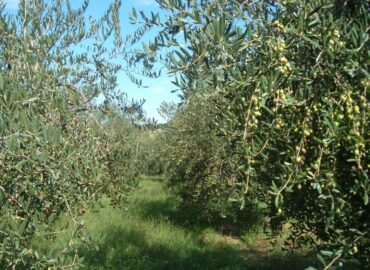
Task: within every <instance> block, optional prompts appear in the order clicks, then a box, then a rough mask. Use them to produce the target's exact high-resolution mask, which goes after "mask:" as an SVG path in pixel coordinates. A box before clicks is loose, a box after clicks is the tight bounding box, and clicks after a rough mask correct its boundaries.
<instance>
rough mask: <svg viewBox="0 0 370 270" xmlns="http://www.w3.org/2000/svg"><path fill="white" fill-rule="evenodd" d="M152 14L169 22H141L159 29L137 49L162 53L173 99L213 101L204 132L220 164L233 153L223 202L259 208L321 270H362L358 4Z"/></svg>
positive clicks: (365, 106)
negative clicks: (314, 251)
mask: <svg viewBox="0 0 370 270" xmlns="http://www.w3.org/2000/svg"><path fill="white" fill-rule="evenodd" d="M157 2H158V3H159V5H160V6H161V8H162V9H163V10H165V12H167V13H168V14H169V15H168V16H167V17H166V18H161V17H160V15H158V16H152V17H145V14H144V15H143V14H142V17H143V19H142V20H141V21H143V22H144V23H145V24H146V25H148V26H151V27H159V28H160V29H161V31H160V34H159V35H158V36H157V37H156V38H155V39H154V40H153V42H152V44H151V46H149V47H148V48H149V49H150V50H151V51H152V52H159V51H160V50H161V49H162V48H167V47H170V48H172V49H173V50H172V51H170V52H169V53H168V54H167V57H165V58H164V59H165V60H166V64H167V67H168V69H169V70H170V71H171V72H174V73H177V74H178V79H177V80H176V81H175V84H176V85H177V86H178V87H179V88H180V90H181V91H182V96H183V97H184V99H185V100H189V97H190V99H191V97H192V96H197V97H198V98H199V99H200V100H203V102H204V101H210V102H214V101H216V104H215V105H214V107H216V108H218V113H216V114H214V115H215V116H214V118H213V119H212V121H211V122H212V130H215V131H216V132H217V133H218V134H219V135H220V136H222V137H223V138H224V141H225V142H227V143H226V145H229V149H234V150H232V151H228V153H229V158H230V159H233V158H234V157H235V156H236V155H240V153H243V154H242V157H243V158H242V159H234V160H239V164H237V165H238V166H236V171H235V175H237V176H238V177H236V178H235V181H234V182H233V183H234V185H235V187H237V188H238V190H239V192H237V193H235V189H234V188H230V194H229V197H230V199H231V200H238V201H240V204H241V205H242V206H243V205H244V202H245V201H246V200H248V198H251V197H252V198H253V197H254V198H258V200H259V201H260V202H266V203H268V204H269V205H270V206H271V207H270V208H271V210H270V217H271V218H274V219H275V217H277V218H278V219H279V220H281V221H284V220H288V219H289V220H290V222H291V223H292V224H293V236H295V238H296V239H297V238H300V239H305V240H309V241H310V242H311V244H313V245H315V246H317V247H319V249H320V250H321V253H320V254H319V255H318V257H319V258H320V260H321V261H322V263H323V264H324V267H325V268H326V269H329V268H330V267H334V266H335V265H340V264H343V263H345V261H346V260H345V259H346V258H356V259H359V260H362V261H363V263H365V264H368V263H369V261H368V260H369V259H368V258H369V252H370V250H369V248H370V245H369V222H370V220H369V188H370V184H369V169H370V168H369V157H370V154H369V130H370V129H369V102H368V90H369V86H370V85H369V73H368V61H369V34H368V31H369V19H370V17H369V14H370V12H369V6H368V3H367V1H362V0H351V1H341V0H339V1H330V0H315V1H303V0H302V1H300V0H293V1H236V0H229V1H226V0H214V1H211V0H209V1H207V0H204V1H195V0H194V1H181V0H179V1H170V0H160V1H157ZM132 20H133V21H136V22H138V23H139V22H140V19H137V18H136V16H135V13H133V19H132ZM191 113H192V114H197V113H201V112H200V111H193V112H191ZM190 121H191V120H190ZM181 151H187V149H181ZM194 158H195V159H196V158H198V157H197V156H194ZM201 180H202V179H198V181H201ZM218 181H219V186H220V187H221V186H222V184H221V183H222V182H223V181H224V180H223V179H222V178H221V177H220V178H219V180H218ZM215 183H217V181H215ZM199 188H200V185H194V186H193V190H192V192H194V193H196V192H198V191H199ZM187 192H191V191H190V190H188V191H187ZM214 196H217V195H214Z"/></svg>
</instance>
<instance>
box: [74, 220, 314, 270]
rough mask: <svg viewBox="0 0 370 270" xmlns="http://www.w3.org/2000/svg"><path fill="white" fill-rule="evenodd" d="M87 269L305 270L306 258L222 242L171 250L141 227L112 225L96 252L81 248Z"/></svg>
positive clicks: (201, 243)
mask: <svg viewBox="0 0 370 270" xmlns="http://www.w3.org/2000/svg"><path fill="white" fill-rule="evenodd" d="M81 255H83V256H84V257H85V266H86V269H179V270H181V269H184V270H185V269H186V270H189V269H202V270H203V269H204V270H206V269H235V270H237V269H284V270H285V269H305V268H306V267H308V266H309V265H310V261H309V260H308V259H307V258H303V257H301V256H297V255H290V256H271V257H266V255H264V254H260V252H259V251H257V250H253V249H251V250H240V249H237V248H235V247H232V246H229V245H226V244H222V243H218V244H217V243H205V242H204V241H202V240H199V242H198V243H197V245H189V246H187V245H185V246H182V247H181V246H178V247H174V246H173V245H172V246H171V245H170V244H169V243H165V242H164V243H158V242H157V243H153V242H151V241H150V238H148V236H147V232H145V231H142V230H141V229H140V228H133V227H131V228H127V229H124V228H122V227H115V226H112V227H110V228H107V231H106V234H105V236H104V241H103V243H101V244H100V245H98V248H97V249H86V248H85V249H82V250H81Z"/></svg>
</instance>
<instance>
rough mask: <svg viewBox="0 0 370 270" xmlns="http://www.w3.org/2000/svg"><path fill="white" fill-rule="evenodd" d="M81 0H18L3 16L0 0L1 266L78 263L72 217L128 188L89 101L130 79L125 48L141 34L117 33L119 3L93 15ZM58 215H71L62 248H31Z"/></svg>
mask: <svg viewBox="0 0 370 270" xmlns="http://www.w3.org/2000/svg"><path fill="white" fill-rule="evenodd" d="M88 6H89V1H88V0H86V1H84V2H83V4H82V5H81V6H80V7H79V8H77V9H73V8H72V7H71V3H70V1H67V0H66V1H64V0H55V1H43V0H38V1H23V0H22V1H20V3H19V9H18V11H17V13H16V14H9V13H7V12H6V11H5V9H4V4H3V3H2V2H0V33H1V34H0V66H1V70H0V217H1V220H0V268H7V269H44V268H47V267H62V266H68V267H70V268H74V267H77V266H78V265H79V263H80V259H78V254H77V253H76V252H77V251H76V250H77V249H76V245H75V244H76V241H77V240H76V239H77V238H78V237H79V236H80V235H81V230H80V229H81V228H82V227H83V224H82V223H81V222H80V221H79V218H78V217H79V216H80V214H81V213H83V212H84V210H86V206H87V205H89V202H91V201H94V200H97V199H98V198H99V197H101V195H102V194H104V193H105V194H108V195H109V196H111V197H113V198H114V199H119V198H121V197H123V196H124V194H125V193H126V191H127V189H128V186H129V184H128V182H127V178H126V177H129V174H126V175H125V174H124V173H123V174H118V173H117V171H120V172H121V171H124V170H120V169H119V168H117V166H120V165H122V166H124V165H123V163H121V162H119V161H118V160H117V159H118V158H125V157H123V156H115V155H114V154H115V152H116V151H117V150H116V148H115V147H116V141H114V140H116V139H119V138H117V137H114V136H110V134H108V133H107V127H106V125H105V123H104V122H101V121H100V119H98V117H97V115H98V114H97V113H96V111H97V108H96V107H95V106H94V105H93V104H94V102H92V101H93V100H94V99H95V98H96V97H98V96H99V95H105V96H107V97H108V96H109V95H110V94H111V93H112V92H113V90H114V89H116V88H117V74H118V72H120V71H123V72H127V73H126V74H127V75H128V77H129V78H132V79H133V80H135V78H134V77H133V76H132V74H130V73H129V71H128V67H129V65H130V64H131V63H132V62H131V63H130V61H133V60H132V57H131V56H132V51H130V46H131V45H132V44H134V43H135V42H136V41H137V40H138V39H139V38H140V36H141V34H142V33H143V31H140V30H139V31H137V32H136V33H135V34H134V35H132V36H128V37H127V38H126V39H123V38H122V37H121V32H120V18H119V14H120V12H119V10H120V6H121V1H119V0H117V1H113V2H112V3H111V4H110V5H109V8H108V9H107V10H106V11H105V13H104V15H103V16H102V18H101V19H94V18H92V17H90V18H87V15H86V10H87V8H88ZM117 59H118V60H119V61H117ZM120 143H123V142H120ZM126 158H127V157H126ZM112 163H114V168H113V166H112ZM61 214H67V215H68V216H69V218H70V219H71V220H72V221H73V222H72V223H73V226H72V227H71V228H70V229H71V240H70V242H69V245H68V246H67V247H66V249H65V250H64V251H63V252H62V253H61V254H54V255H53V256H51V255H50V256H49V255H48V254H46V255H41V254H38V253H37V251H36V250H35V249H34V248H33V247H32V245H31V242H32V238H33V237H34V236H35V235H37V234H39V233H41V232H42V233H43V235H46V237H47V238H48V239H53V237H54V236H55V235H56V233H57V232H54V231H53V227H52V224H53V222H54V221H55V220H56V219H57V218H58V217H59V216H60V215H61ZM67 254H72V255H73V256H67Z"/></svg>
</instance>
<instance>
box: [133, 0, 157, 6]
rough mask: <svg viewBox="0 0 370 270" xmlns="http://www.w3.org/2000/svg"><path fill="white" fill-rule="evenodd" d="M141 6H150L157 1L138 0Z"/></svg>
mask: <svg viewBox="0 0 370 270" xmlns="http://www.w3.org/2000/svg"><path fill="white" fill-rule="evenodd" d="M136 2H137V4H138V5H139V6H144V7H149V6H152V5H154V4H155V3H156V2H155V1H154V0H136Z"/></svg>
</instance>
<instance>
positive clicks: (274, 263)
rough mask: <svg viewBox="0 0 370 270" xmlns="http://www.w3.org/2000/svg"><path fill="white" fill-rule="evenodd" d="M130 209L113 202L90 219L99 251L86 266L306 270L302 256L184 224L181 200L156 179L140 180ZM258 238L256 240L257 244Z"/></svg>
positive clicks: (90, 230)
mask: <svg viewBox="0 0 370 270" xmlns="http://www.w3.org/2000/svg"><path fill="white" fill-rule="evenodd" d="M140 187H141V188H140V189H139V190H137V191H135V192H134V193H133V194H132V196H131V197H130V200H129V202H128V209H127V210H126V211H123V210H119V209H113V208H111V207H109V206H107V207H104V208H102V209H100V210H99V211H98V212H96V213H93V214H91V215H89V216H88V217H87V220H86V226H87V231H88V234H89V235H90V237H92V238H93V239H94V240H96V241H98V245H97V247H96V248H95V249H89V250H85V251H83V253H84V255H85V258H86V259H85V264H86V269H184V270H185V269H186V270H188V269H202V270H203V269H304V268H305V266H307V265H303V261H304V260H303V259H302V258H296V257H293V256H288V257H286V256H285V257H281V256H278V255H269V256H268V255H267V251H266V247H265V246H263V245H264V244H261V243H259V242H258V241H257V242H255V241H254V240H252V244H251V242H250V244H249V245H247V244H246V243H245V242H243V241H242V240H240V239H236V238H233V237H228V236H224V235H221V234H220V233H218V232H217V231H215V230H214V229H212V228H207V227H202V226H190V225H186V224H185V221H184V220H183V219H182V218H181V212H180V211H179V210H178V208H177V200H176V198H174V197H173V196H171V194H170V192H169V190H167V189H166V188H165V187H164V186H163V184H162V183H161V182H160V181H158V180H154V179H143V180H141V181H140ZM253 242H254V243H253Z"/></svg>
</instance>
